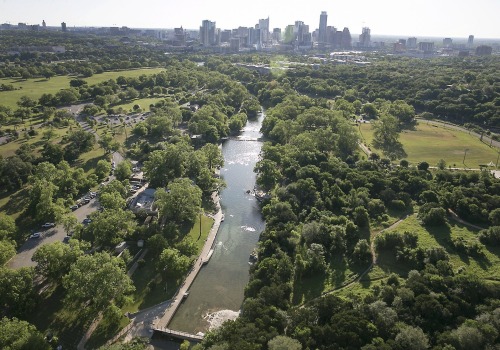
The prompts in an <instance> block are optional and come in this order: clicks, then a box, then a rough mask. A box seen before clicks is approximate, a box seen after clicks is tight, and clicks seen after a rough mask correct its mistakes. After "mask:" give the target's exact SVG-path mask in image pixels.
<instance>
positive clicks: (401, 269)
mask: <svg viewBox="0 0 500 350" xmlns="http://www.w3.org/2000/svg"><path fill="white" fill-rule="evenodd" d="M388 231H397V232H405V231H409V232H415V233H417V234H418V245H419V246H420V247H422V248H423V249H428V248H432V247H443V248H444V249H445V250H446V252H447V253H448V254H449V256H450V263H451V264H452V266H453V269H454V270H455V271H456V270H457V269H458V268H463V267H464V268H465V271H467V272H469V273H472V274H474V275H476V276H479V277H481V278H485V279H490V280H500V248H499V247H488V246H486V247H485V249H483V251H484V256H483V257H482V258H476V257H472V256H468V255H466V254H464V253H461V252H459V251H457V250H456V249H455V248H454V247H453V245H452V241H451V240H452V239H453V238H459V237H460V238H463V239H464V240H465V241H467V242H474V241H475V242H477V240H478V238H477V230H473V229H471V228H469V227H466V226H463V225H461V224H459V223H456V222H454V221H453V220H450V222H449V224H448V225H446V226H437V227H424V226H422V225H421V224H420V223H419V222H418V219H417V217H416V215H412V216H410V217H408V218H407V219H406V220H404V221H403V222H402V223H401V224H399V225H398V226H397V227H395V228H394V229H391V230H388ZM378 265H379V268H380V269H381V270H382V271H383V272H384V273H386V274H389V273H391V272H395V273H398V274H401V275H404V276H406V274H407V273H408V271H409V268H408V267H406V266H404V264H401V263H400V262H396V260H395V258H394V257H393V256H390V255H389V254H387V253H382V254H380V256H379V257H378ZM380 275H381V271H378V272H375V271H374V276H373V277H375V276H377V277H380Z"/></svg>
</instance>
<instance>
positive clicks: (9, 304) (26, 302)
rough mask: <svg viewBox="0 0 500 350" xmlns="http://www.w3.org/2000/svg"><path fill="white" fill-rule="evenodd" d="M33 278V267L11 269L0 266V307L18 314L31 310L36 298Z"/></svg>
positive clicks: (21, 314)
mask: <svg viewBox="0 0 500 350" xmlns="http://www.w3.org/2000/svg"><path fill="white" fill-rule="evenodd" d="M34 279H35V271H34V269H33V268H28V267H23V268H20V269H17V270H11V269H8V268H4V267H0V308H2V309H4V310H8V312H9V313H10V314H11V315H19V316H23V315H25V314H26V313H27V312H30V311H31V310H33V308H34V307H35V305H36V300H37V299H36V298H37V293H36V289H35V288H34V287H33V286H34Z"/></svg>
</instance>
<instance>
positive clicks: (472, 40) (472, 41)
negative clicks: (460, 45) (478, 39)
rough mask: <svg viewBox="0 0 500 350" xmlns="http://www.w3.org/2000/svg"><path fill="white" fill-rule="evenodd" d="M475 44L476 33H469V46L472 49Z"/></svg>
mask: <svg viewBox="0 0 500 350" xmlns="http://www.w3.org/2000/svg"><path fill="white" fill-rule="evenodd" d="M473 45H474V35H469V39H468V40H467V47H468V48H469V49H471V48H472V46H473Z"/></svg>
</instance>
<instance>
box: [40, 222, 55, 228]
mask: <svg viewBox="0 0 500 350" xmlns="http://www.w3.org/2000/svg"><path fill="white" fill-rule="evenodd" d="M54 226H56V224H54V223H53V222H46V223H45V224H43V225H42V227H43V228H51V227H54Z"/></svg>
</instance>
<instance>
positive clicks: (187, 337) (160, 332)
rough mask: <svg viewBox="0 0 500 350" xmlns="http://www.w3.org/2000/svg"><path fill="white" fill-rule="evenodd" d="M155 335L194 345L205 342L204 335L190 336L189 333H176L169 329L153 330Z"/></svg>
mask: <svg viewBox="0 0 500 350" xmlns="http://www.w3.org/2000/svg"><path fill="white" fill-rule="evenodd" d="M153 332H154V333H155V335H162V336H167V337H170V338H175V339H179V340H188V341H190V342H194V343H200V342H201V341H202V340H203V335H201V334H190V333H187V332H180V331H174V330H173V329H169V328H166V327H165V328H153Z"/></svg>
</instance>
